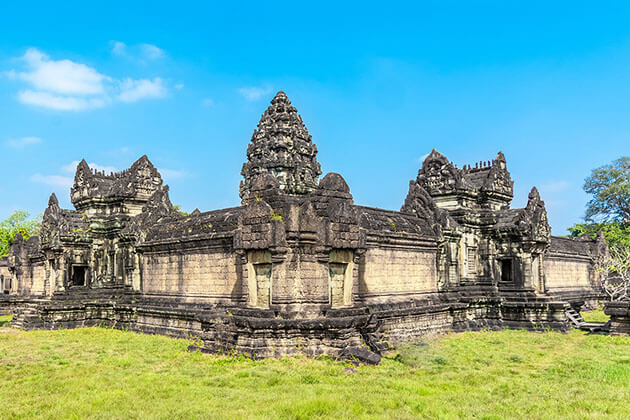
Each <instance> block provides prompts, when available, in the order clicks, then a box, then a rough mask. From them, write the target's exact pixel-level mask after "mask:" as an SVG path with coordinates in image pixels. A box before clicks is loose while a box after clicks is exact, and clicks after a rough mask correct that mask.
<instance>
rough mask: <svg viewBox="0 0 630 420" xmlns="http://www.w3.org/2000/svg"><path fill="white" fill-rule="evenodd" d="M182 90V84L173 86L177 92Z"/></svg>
mask: <svg viewBox="0 0 630 420" xmlns="http://www.w3.org/2000/svg"><path fill="white" fill-rule="evenodd" d="M183 88H184V84H183V83H178V84H176V85H175V89H177V90H181V89H183Z"/></svg>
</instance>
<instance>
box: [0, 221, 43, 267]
mask: <svg viewBox="0 0 630 420" xmlns="http://www.w3.org/2000/svg"><path fill="white" fill-rule="evenodd" d="M28 216H29V215H28V212H26V211H24V210H16V211H14V212H13V214H11V216H9V217H8V219H6V220H3V221H2V222H0V257H4V256H6V255H9V247H10V246H11V244H12V243H13V241H14V240H15V236H16V235H17V234H18V233H20V234H22V238H24V240H27V239H28V238H30V237H31V236H33V235H37V234H39V227H40V225H41V217H37V218H35V219H31V220H29V218H28Z"/></svg>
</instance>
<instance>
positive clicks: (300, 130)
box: [241, 91, 322, 203]
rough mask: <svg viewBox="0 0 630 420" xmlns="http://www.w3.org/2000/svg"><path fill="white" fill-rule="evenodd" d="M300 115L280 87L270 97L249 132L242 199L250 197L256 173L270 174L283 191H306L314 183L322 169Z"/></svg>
mask: <svg viewBox="0 0 630 420" xmlns="http://www.w3.org/2000/svg"><path fill="white" fill-rule="evenodd" d="M316 155H317V147H316V146H315V145H314V144H313V141H312V137H311V135H310V134H309V133H308V130H307V129H306V126H305V125H304V122H302V118H301V117H300V116H299V115H298V113H297V110H296V109H295V107H294V106H293V105H291V101H289V98H287V95H286V94H285V93H284V92H282V91H280V92H278V93H277V94H276V96H275V97H274V98H273V99H272V101H271V106H270V107H269V108H267V110H266V111H265V113H264V114H263V116H262V117H261V119H260V122H259V123H258V128H257V129H256V130H255V131H254V134H253V135H252V142H251V144H250V145H249V147H248V148H247V159H248V160H247V162H246V163H245V164H244V165H243V170H242V171H241V174H242V175H243V177H244V178H245V179H244V180H243V182H242V183H241V198H242V199H243V202H244V203H245V202H247V201H248V200H251V199H253V198H254V197H252V184H253V182H254V180H255V178H256V177H257V176H258V175H263V174H270V175H272V176H273V177H274V178H276V179H277V180H278V186H279V188H280V190H282V191H283V192H284V193H285V194H308V193H309V192H311V191H312V190H313V189H314V188H316V187H317V179H318V177H319V175H321V173H322V171H321V168H320V165H319V162H317V157H316Z"/></svg>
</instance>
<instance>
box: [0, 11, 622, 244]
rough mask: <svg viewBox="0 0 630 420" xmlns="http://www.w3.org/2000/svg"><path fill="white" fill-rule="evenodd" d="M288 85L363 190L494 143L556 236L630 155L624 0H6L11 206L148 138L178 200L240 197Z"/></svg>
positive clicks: (485, 153)
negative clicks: (591, 182) (601, 171)
mask: <svg viewBox="0 0 630 420" xmlns="http://www.w3.org/2000/svg"><path fill="white" fill-rule="evenodd" d="M53 3H63V4H62V5H58V4H53ZM232 3H234V4H232ZM278 90H283V91H285V92H286V93H287V95H288V96H289V98H290V99H291V101H292V103H293V105H295V106H296V108H297V109H298V111H299V113H300V115H301V116H302V118H303V120H304V122H305V124H306V126H307V128H308V130H309V132H310V133H311V135H312V136H313V141H314V142H315V143H316V144H317V146H318V149H319V154H318V159H319V161H320V163H321V165H322V170H323V172H324V173H327V172H338V173H341V174H342V175H343V176H344V178H345V179H346V181H347V182H348V185H349V186H350V190H351V193H352V194H353V197H354V201H355V202H356V203H357V204H361V205H366V206H372V207H381V208H386V209H399V208H400V206H401V205H402V203H403V201H404V198H405V196H406V193H407V190H408V186H409V180H411V179H415V177H416V175H417V171H418V169H419V168H420V166H421V162H422V158H423V157H424V156H425V155H426V154H428V153H429V152H430V151H431V149H433V148H436V149H437V150H438V151H440V152H441V153H443V154H444V155H446V156H447V157H448V158H449V159H450V160H451V161H453V162H454V163H456V164H457V165H458V166H459V167H462V166H463V165H464V164H467V163H468V164H473V165H474V163H475V162H478V161H480V160H485V161H487V160H490V159H492V158H494V157H495V155H496V154H497V152H499V151H502V152H503V153H504V154H505V156H506V159H507V166H508V170H509V171H510V172H511V174H512V178H513V180H514V201H513V206H515V207H523V206H524V205H525V204H526V202H527V194H528V192H529V191H530V189H531V187H532V186H534V185H535V186H536V187H538V189H539V191H540V194H541V197H542V199H543V200H544V201H545V203H546V206H547V211H548V214H549V220H550V224H551V226H552V232H553V233H554V234H556V235H563V234H566V233H567V231H566V229H567V227H569V226H572V225H573V224H575V223H579V222H581V221H582V218H583V216H584V210H585V204H586V202H587V201H588V198H589V197H588V196H587V195H586V194H585V193H584V192H583V190H582V186H583V183H584V179H585V178H586V177H587V176H588V175H589V174H590V172H591V170H592V169H594V168H596V167H599V166H601V165H605V164H607V163H610V162H611V161H612V160H614V159H617V158H619V157H621V156H624V155H625V156H628V155H630V118H628V116H629V111H630V101H629V99H628V98H630V4H629V3H628V2H614V1H610V2H596V1H591V2H584V1H576V0H573V1H554V2H549V1H508V0H502V1H475V2H465V1H412V2H396V1H394V2H385V3H384V2H374V3H371V2H366V1H361V2H356V3H353V2H339V1H336V2H327V1H318V2H310V4H308V3H307V2H282V1H275V2H262V1H257V2H247V1H241V2H225V1H221V2H212V1H207V2H186V1H184V2H177V3H176V4H175V3H173V2H162V1H152V2H142V1H137V2H129V1H126V2H118V1H108V2H84V1H77V2H71V1H66V2H50V1H46V2H38V1H30V2H2V3H1V4H0V156H1V161H0V180H1V181H0V220H2V219H5V218H6V217H8V216H9V215H10V214H11V213H12V212H13V211H14V210H16V209H24V210H27V211H28V212H29V213H31V215H37V214H40V213H42V212H43V211H44V209H45V208H46V205H47V202H48V197H49V195H50V193H51V192H55V193H56V194H57V197H58V198H59V201H60V204H61V205H62V207H65V208H72V204H71V203H70V199H69V188H70V186H71V184H72V180H73V177H74V168H75V166H76V164H77V162H79V161H80V160H81V159H85V160H86V161H87V162H88V163H89V164H90V166H92V167H96V168H99V169H102V170H106V171H118V170H123V169H125V168H127V167H129V166H130V165H131V164H132V163H133V162H134V161H135V160H137V159H138V158H139V157H140V156H142V155H144V154H146V155H147V156H148V157H149V159H150V160H151V161H152V162H153V163H154V165H155V166H156V167H157V168H158V169H159V170H160V172H161V173H162V176H163V178H164V179H165V182H166V183H167V184H168V185H170V196H171V201H172V202H173V203H174V204H178V205H180V206H181V207H182V209H184V210H188V211H191V210H193V209H195V208H199V209H200V210H201V211H207V210H213V209H217V208H224V207H229V206H235V205H238V204H239V203H240V199H239V197H238V185H239V182H240V180H241V175H240V170H241V166H242V164H243V162H244V161H245V159H246V155H245V152H246V148H247V144H248V142H249V140H250V138H251V135H252V132H253V130H254V129H255V128H256V124H257V123H258V120H259V119H260V116H261V114H262V113H263V112H264V110H265V109H266V107H267V106H268V104H269V101H270V100H271V99H272V98H273V96H274V94H275V92H277V91H278Z"/></svg>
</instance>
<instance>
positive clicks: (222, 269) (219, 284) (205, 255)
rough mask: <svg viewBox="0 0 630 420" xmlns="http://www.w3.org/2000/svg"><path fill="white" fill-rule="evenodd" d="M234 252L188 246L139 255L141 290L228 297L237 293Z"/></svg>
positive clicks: (145, 291) (219, 297) (191, 295)
mask: <svg viewBox="0 0 630 420" xmlns="http://www.w3.org/2000/svg"><path fill="white" fill-rule="evenodd" d="M236 258H237V257H236V255H235V254H234V253H232V252H226V251H208V250H203V251H202V250H190V251H185V252H179V253H165V254H153V253H151V254H146V255H143V256H142V291H143V292H144V293H147V294H149V295H165V296H187V297H203V298H208V299H221V300H224V299H230V298H232V297H233V296H235V295H236V296H241V294H242V286H241V282H240V280H239V276H238V275H237V267H240V265H237V263H236V262H237V260H236Z"/></svg>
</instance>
